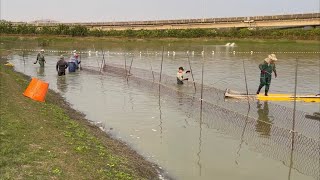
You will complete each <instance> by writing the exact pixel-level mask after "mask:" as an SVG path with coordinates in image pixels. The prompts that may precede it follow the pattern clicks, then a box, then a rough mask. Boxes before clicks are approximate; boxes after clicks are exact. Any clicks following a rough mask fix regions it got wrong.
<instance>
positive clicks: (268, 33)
mask: <svg viewBox="0 0 320 180" xmlns="http://www.w3.org/2000/svg"><path fill="white" fill-rule="evenodd" d="M0 33H1V34H44V35H67V36H81V37H83V36H95V37H104V36H105V37H130V38H201V37H206V38H230V37H231V38H259V39H279V38H280V39H283V38H285V39H294V40H296V39H301V40H314V39H318V38H319V37H320V28H312V29H308V30H305V29H301V28H300V29H255V30H249V29H247V28H244V29H238V28H231V29H223V30H222V29H168V30H132V29H127V30H124V31H117V30H108V31H103V30H101V29H88V28H87V27H85V26H80V25H76V26H67V25H63V24H60V25H58V26H55V27H46V26H45V27H42V28H39V29H38V28H36V27H35V26H33V25H26V24H24V25H18V26H17V27H14V26H12V24H11V23H10V22H6V21H1V22H0Z"/></svg>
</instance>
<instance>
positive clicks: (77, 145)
mask: <svg viewBox="0 0 320 180" xmlns="http://www.w3.org/2000/svg"><path fill="white" fill-rule="evenodd" d="M0 79H1V81H0V98H1V101H0V102H1V106H0V117H1V119H0V179H153V178H154V177H155V176H156V173H155V170H154V169H153V168H151V165H150V164H148V163H147V162H144V161H142V160H141V159H140V160H138V161H142V163H144V164H142V167H137V166H139V163H136V162H132V161H133V160H135V159H137V158H136V157H131V156H133V155H131V154H130V153H122V154H121V153H119V152H125V151H126V150H123V148H122V149H121V146H119V144H121V143H119V142H116V141H114V140H108V141H110V142H109V145H110V147H109V146H106V143H105V140H104V139H101V137H102V136H101V133H100V132H97V131H95V130H93V129H95V128H90V127H89V126H88V125H86V123H84V122H81V121H79V120H75V119H72V118H70V116H68V114H67V112H66V109H65V108H62V107H61V106H59V105H58V104H59V101H58V100H57V95H56V94H54V93H52V92H51V91H50V92H49V94H48V95H47V101H46V102H45V103H40V102H35V101H32V100H31V99H29V98H26V97H24V96H23V95H22V93H23V91H24V90H25V88H26V87H27V85H28V82H29V80H28V79H26V77H24V76H23V75H21V74H19V73H16V72H14V71H13V69H12V68H9V67H5V66H4V65H3V62H1V65H0ZM97 134H98V135H97ZM99 134H100V135H99ZM117 148H118V149H117ZM124 149H125V148H124ZM129 152H130V151H129ZM140 163H141V162H140Z"/></svg>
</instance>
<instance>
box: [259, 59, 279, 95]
mask: <svg viewBox="0 0 320 180" xmlns="http://www.w3.org/2000/svg"><path fill="white" fill-rule="evenodd" d="M276 61H277V57H276V55H275V54H270V55H269V56H268V57H267V58H266V59H265V60H264V62H263V63H261V64H260V65H259V69H260V71H261V73H260V85H259V88H258V91H257V94H259V93H260V90H261V89H262V87H263V86H266V87H265V93H264V95H265V96H268V91H269V88H270V84H271V78H272V71H273V72H274V75H275V77H277V71H276V64H275V62H276Z"/></svg>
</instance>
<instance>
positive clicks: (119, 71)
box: [83, 63, 320, 179]
mask: <svg viewBox="0 0 320 180" xmlns="http://www.w3.org/2000/svg"><path fill="white" fill-rule="evenodd" d="M83 70H86V71H90V72H92V73H100V74H104V75H106V78H110V76H108V75H112V76H111V78H125V79H127V83H128V84H129V85H130V87H134V88H137V89H141V90H144V91H145V92H146V93H147V94H151V95H156V96H158V97H159V109H160V110H161V102H163V101H165V102H166V103H171V104H173V105H174V106H175V107H177V108H178V109H179V110H180V111H182V112H184V113H185V114H186V116H187V117H193V118H194V119H198V120H197V121H198V122H199V125H200V127H203V128H204V127H206V128H210V129H216V130H218V131H220V132H222V133H225V134H227V135H229V136H231V137H233V138H235V139H238V140H239V149H238V151H237V154H239V156H240V151H241V147H242V145H243V144H244V143H245V144H246V145H248V146H249V147H250V148H251V149H252V150H253V151H256V152H259V153H262V154H263V155H264V156H266V157H269V158H271V159H274V160H277V161H281V162H283V164H284V165H286V166H287V167H290V168H293V169H296V170H297V171H299V172H301V173H303V174H306V175H308V176H312V177H314V178H315V179H319V178H320V171H319V169H320V161H319V158H320V138H319V137H320V122H319V121H316V120H311V119H308V118H306V115H307V113H305V112H303V111H296V117H295V118H296V124H295V129H294V131H292V116H293V109H292V108H288V107H284V106H281V105H277V104H274V103H271V102H267V103H265V102H256V101H249V103H248V101H247V100H240V101H235V100H226V99H225V98H224V91H223V90H219V89H216V88H214V87H209V86H206V85H203V100H202V101H201V100H200V97H201V84H199V83H195V85H194V83H193V82H191V81H189V82H186V83H185V84H184V85H183V86H178V85H177V84H176V77H172V76H168V75H165V74H162V75H161V82H160V83H159V79H160V74H159V73H158V72H152V71H149V70H145V69H140V68H134V67H124V66H119V65H116V64H110V63H107V64H106V65H105V66H104V68H102V69H101V68H98V67H89V66H86V67H83ZM249 104H250V106H249ZM293 132H294V133H293Z"/></svg>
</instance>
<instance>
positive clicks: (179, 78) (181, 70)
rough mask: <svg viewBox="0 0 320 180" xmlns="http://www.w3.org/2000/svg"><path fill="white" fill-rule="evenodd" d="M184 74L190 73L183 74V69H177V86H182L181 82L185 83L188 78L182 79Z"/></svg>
mask: <svg viewBox="0 0 320 180" xmlns="http://www.w3.org/2000/svg"><path fill="white" fill-rule="evenodd" d="M185 73H190V71H186V72H184V69H183V67H179V69H178V72H177V84H183V81H187V80H188V78H184V77H183V76H184V75H185Z"/></svg>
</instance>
